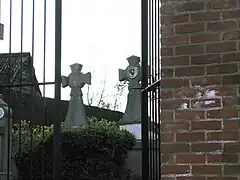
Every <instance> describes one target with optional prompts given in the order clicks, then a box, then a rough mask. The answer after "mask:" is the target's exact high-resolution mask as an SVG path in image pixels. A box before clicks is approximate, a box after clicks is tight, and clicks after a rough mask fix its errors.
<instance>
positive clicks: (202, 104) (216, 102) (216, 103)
mask: <svg viewBox="0 0 240 180" xmlns="http://www.w3.org/2000/svg"><path fill="white" fill-rule="evenodd" d="M221 107H222V101H221V99H199V100H198V99H195V100H192V101H191V109H205V110H207V109H212V108H214V109H215V108H221Z"/></svg>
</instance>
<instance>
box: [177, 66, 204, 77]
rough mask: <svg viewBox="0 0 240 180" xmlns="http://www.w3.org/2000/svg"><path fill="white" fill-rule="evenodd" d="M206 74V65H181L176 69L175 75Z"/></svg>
mask: <svg viewBox="0 0 240 180" xmlns="http://www.w3.org/2000/svg"><path fill="white" fill-rule="evenodd" d="M200 75H205V67H199V66H196V67H194V66H191V67H180V68H176V69H175V76H178V77H181V76H187V77H189V76H200Z"/></svg>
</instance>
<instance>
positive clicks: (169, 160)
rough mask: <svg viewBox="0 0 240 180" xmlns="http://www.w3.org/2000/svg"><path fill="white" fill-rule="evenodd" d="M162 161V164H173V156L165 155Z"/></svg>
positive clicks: (162, 156)
mask: <svg viewBox="0 0 240 180" xmlns="http://www.w3.org/2000/svg"><path fill="white" fill-rule="evenodd" d="M161 161H162V163H169V164H173V162H174V161H173V154H170V153H163V154H162V155H161Z"/></svg>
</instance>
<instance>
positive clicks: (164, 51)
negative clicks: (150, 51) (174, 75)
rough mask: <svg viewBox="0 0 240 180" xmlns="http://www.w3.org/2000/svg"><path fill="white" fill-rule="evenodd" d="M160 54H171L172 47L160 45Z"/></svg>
mask: <svg viewBox="0 0 240 180" xmlns="http://www.w3.org/2000/svg"><path fill="white" fill-rule="evenodd" d="M161 55H162V56H173V48H172V47H161Z"/></svg>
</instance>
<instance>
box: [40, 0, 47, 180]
mask: <svg viewBox="0 0 240 180" xmlns="http://www.w3.org/2000/svg"><path fill="white" fill-rule="evenodd" d="M43 21H44V26H43V33H44V35H43V36H44V37H43V98H44V99H43V122H42V138H43V141H44V138H45V122H46V119H45V118H46V109H45V107H46V99H45V96H46V84H45V83H46V28H47V23H46V22H47V1H46V0H44V20H43ZM41 153H42V167H41V169H42V173H41V174H42V180H44V146H43V147H42V152H41Z"/></svg>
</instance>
